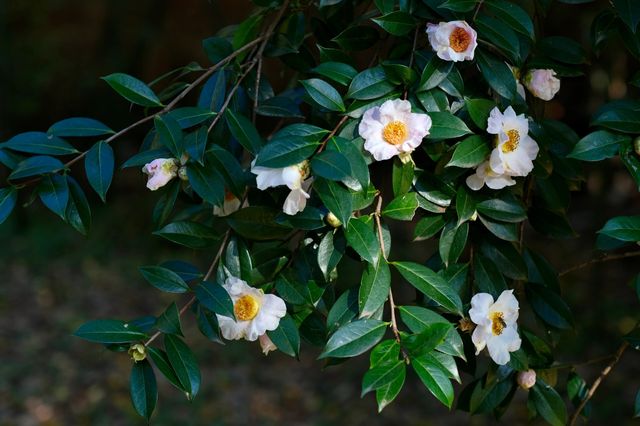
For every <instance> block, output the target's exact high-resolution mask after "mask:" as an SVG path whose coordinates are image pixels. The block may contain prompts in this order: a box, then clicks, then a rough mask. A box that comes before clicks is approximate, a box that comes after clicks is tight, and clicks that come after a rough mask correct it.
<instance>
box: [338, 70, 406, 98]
mask: <svg viewBox="0 0 640 426" xmlns="http://www.w3.org/2000/svg"><path fill="white" fill-rule="evenodd" d="M394 88H395V86H394V85H393V84H391V83H389V82H388V81H387V76H386V74H385V72H384V70H383V69H382V67H379V66H378V67H374V68H369V69H366V70H364V71H362V72H361V73H358V75H356V76H355V77H354V78H353V81H351V84H350V85H349V90H348V91H347V95H346V97H347V98H352V99H360V100H369V99H376V98H379V97H381V96H384V95H386V94H388V93H389V92H391V91H392V90H393V89H394Z"/></svg>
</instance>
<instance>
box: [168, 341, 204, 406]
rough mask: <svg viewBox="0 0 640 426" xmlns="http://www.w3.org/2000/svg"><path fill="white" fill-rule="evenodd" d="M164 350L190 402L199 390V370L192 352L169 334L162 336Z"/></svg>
mask: <svg viewBox="0 0 640 426" xmlns="http://www.w3.org/2000/svg"><path fill="white" fill-rule="evenodd" d="M164 348H165V350H166V351H167V358H168V359H169V362H170V363H171V367H173V371H175V373H176V377H178V380H179V381H180V384H181V385H182V388H183V389H185V391H186V393H187V398H188V399H190V400H192V399H193V398H194V397H195V396H196V394H197V393H198V390H199V389H200V369H199V368H198V362H197V361H196V358H195V356H194V355H193V352H191V349H189V347H188V346H187V345H186V344H185V343H184V342H183V341H182V340H181V339H180V338H179V337H177V336H174V335H171V334H166V335H165V336H164Z"/></svg>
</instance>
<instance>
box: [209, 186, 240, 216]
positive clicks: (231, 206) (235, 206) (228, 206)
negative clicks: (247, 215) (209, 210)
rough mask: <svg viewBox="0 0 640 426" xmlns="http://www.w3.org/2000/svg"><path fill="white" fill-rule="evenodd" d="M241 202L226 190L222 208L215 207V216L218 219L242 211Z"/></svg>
mask: <svg viewBox="0 0 640 426" xmlns="http://www.w3.org/2000/svg"><path fill="white" fill-rule="evenodd" d="M240 203H241V202H240V200H239V199H238V197H236V196H235V195H234V194H233V192H231V191H229V190H226V191H225V193H224V203H223V204H222V207H218V206H213V215H214V216H218V217H224V216H229V215H230V214H231V213H234V212H236V211H238V210H239V209H240Z"/></svg>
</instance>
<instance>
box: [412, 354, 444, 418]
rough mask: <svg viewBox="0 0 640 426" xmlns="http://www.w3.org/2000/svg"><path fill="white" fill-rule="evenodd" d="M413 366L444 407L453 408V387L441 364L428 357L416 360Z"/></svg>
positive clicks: (413, 361)
mask: <svg viewBox="0 0 640 426" xmlns="http://www.w3.org/2000/svg"><path fill="white" fill-rule="evenodd" d="M411 365H412V366H413V370H414V371H415V372H416V374H417V375H418V377H419V378H420V380H421V381H422V383H424V385H425V386H426V387H427V389H428V390H429V392H431V393H432V394H433V396H435V397H436V398H437V399H438V400H439V401H440V402H442V403H443V404H444V405H446V406H447V407H449V408H451V405H452V404H453V386H452V385H451V381H450V380H449V378H448V377H447V374H446V372H444V371H442V368H441V366H440V365H439V363H437V362H434V360H433V359H432V358H431V357H429V356H428V355H427V356H422V357H418V358H414V359H413V360H412V362H411Z"/></svg>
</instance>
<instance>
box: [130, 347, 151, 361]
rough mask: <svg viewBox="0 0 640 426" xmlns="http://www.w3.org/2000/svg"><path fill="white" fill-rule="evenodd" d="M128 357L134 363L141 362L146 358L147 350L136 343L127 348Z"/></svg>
mask: <svg viewBox="0 0 640 426" xmlns="http://www.w3.org/2000/svg"><path fill="white" fill-rule="evenodd" d="M129 355H130V356H131V359H133V360H134V361H135V362H139V361H143V360H144V359H145V358H146V357H147V348H146V347H145V346H144V345H143V344H142V343H136V344H135V345H131V347H130V348H129Z"/></svg>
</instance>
